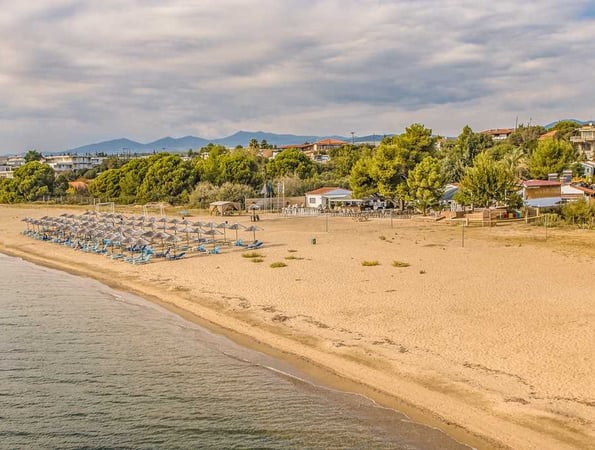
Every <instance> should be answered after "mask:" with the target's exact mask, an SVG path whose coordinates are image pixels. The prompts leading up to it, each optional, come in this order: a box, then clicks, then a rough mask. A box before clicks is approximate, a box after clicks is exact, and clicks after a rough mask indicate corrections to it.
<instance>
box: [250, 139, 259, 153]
mask: <svg viewBox="0 0 595 450" xmlns="http://www.w3.org/2000/svg"><path fill="white" fill-rule="evenodd" d="M248 148H249V149H250V150H258V149H260V145H258V139H256V138H252V139H250V141H249V142H248Z"/></svg>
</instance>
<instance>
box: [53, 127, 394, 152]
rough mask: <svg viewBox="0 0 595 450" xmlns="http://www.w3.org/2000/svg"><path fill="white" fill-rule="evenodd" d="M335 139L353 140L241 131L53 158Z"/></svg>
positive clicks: (86, 148)
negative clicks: (216, 137)
mask: <svg viewBox="0 0 595 450" xmlns="http://www.w3.org/2000/svg"><path fill="white" fill-rule="evenodd" d="M383 136H385V135H382V134H376V135H368V136H355V137H354V138H353V140H354V142H356V143H359V142H380V140H382V137H383ZM326 138H332V139H338V140H341V141H345V142H351V140H352V138H351V137H345V136H314V135H311V136H302V135H295V134H277V133H269V132H264V131H238V132H237V133H234V134H232V135H230V136H227V137H224V138H219V139H204V138H201V137H195V136H184V137H181V138H173V137H169V136H168V137H164V138H161V139H158V140H156V141H153V142H149V143H146V144H143V143H141V142H136V141H133V140H130V139H126V138H121V139H113V140H109V141H104V142H97V143H94V144H88V145H83V146H81V147H76V148H71V149H68V150H63V151H59V152H53V154H59V153H71V154H95V153H106V154H110V155H111V154H121V153H153V152H160V151H167V152H185V151H188V150H189V149H193V150H199V149H200V148H202V147H204V146H205V145H207V144H209V143H211V142H212V143H213V144H219V145H223V146H225V147H236V146H238V145H242V146H244V147H247V146H248V143H249V142H250V140H251V139H256V140H257V141H258V142H262V140H266V141H267V142H268V143H269V144H270V145H276V146H278V147H280V146H284V145H292V144H296V145H297V144H303V143H304V142H316V141H319V140H321V139H326Z"/></svg>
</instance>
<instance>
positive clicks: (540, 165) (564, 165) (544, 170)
mask: <svg viewBox="0 0 595 450" xmlns="http://www.w3.org/2000/svg"><path fill="white" fill-rule="evenodd" d="M577 158H578V155H577V152H576V150H575V149H574V147H573V146H572V144H570V143H569V142H566V141H560V140H557V139H545V140H543V141H539V143H538V144H537V148H536V149H535V151H534V152H533V154H532V155H531V158H530V159H529V172H530V173H531V176H532V177H533V178H537V179H540V178H543V179H545V178H547V176H548V174H549V173H557V174H560V173H561V172H562V170H564V169H568V168H569V167H570V166H571V165H572V163H574V162H575V161H576V160H577Z"/></svg>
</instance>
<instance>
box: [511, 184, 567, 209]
mask: <svg viewBox="0 0 595 450" xmlns="http://www.w3.org/2000/svg"><path fill="white" fill-rule="evenodd" d="M521 186H522V189H523V190H522V194H523V202H524V203H525V205H527V206H533V207H538V208H547V207H552V206H558V205H560V204H562V183H560V182H559V181H551V180H526V181H523V183H522V184H521Z"/></svg>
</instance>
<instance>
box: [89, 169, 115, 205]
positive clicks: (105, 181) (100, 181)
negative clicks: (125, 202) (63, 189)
mask: <svg viewBox="0 0 595 450" xmlns="http://www.w3.org/2000/svg"><path fill="white" fill-rule="evenodd" d="M121 179H122V171H121V170H120V169H108V170H105V171H103V172H101V173H100V174H99V175H97V177H96V178H94V179H93V181H91V183H89V193H90V194H91V195H92V196H93V197H96V198H99V199H101V200H104V201H119V200H120V192H121V190H120V180H121Z"/></svg>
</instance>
